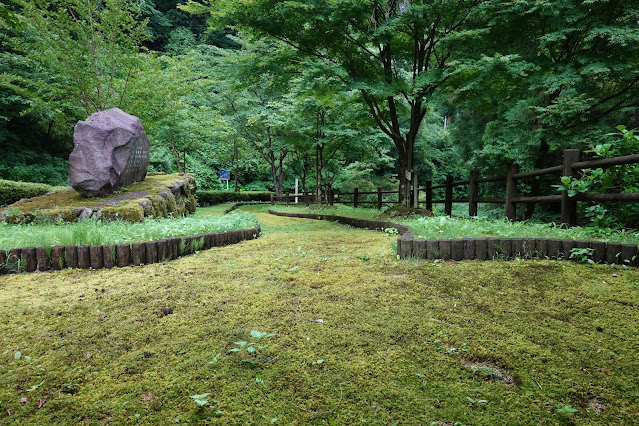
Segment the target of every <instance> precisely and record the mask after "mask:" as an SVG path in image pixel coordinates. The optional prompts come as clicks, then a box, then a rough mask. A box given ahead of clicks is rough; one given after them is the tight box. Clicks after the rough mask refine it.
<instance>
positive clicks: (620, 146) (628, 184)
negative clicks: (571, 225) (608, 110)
mask: <svg viewBox="0 0 639 426" xmlns="http://www.w3.org/2000/svg"><path fill="white" fill-rule="evenodd" d="M617 130H618V131H619V133H617V134H611V135H609V136H617V137H618V138H617V140H615V141H613V142H607V143H602V144H597V145H595V146H594V147H593V148H592V149H591V150H589V151H587V152H590V153H592V154H593V156H594V158H595V159H597V158H612V157H621V156H624V155H632V154H636V153H637V152H639V135H635V131H633V130H628V129H626V127H625V126H618V127H617ZM561 182H562V183H563V185H556V187H557V189H559V190H567V191H568V195H569V196H570V197H574V196H575V195H577V194H581V193H589V194H602V193H637V192H639V164H628V165H624V166H616V167H609V168H607V169H605V170H604V169H601V168H597V169H583V170H581V172H580V173H579V175H578V176H576V177H568V176H563V177H562V178H561ZM638 204H639V203H589V204H586V205H583V206H582V211H583V213H584V215H585V216H586V217H587V218H588V219H589V220H590V221H591V223H592V224H593V225H596V226H601V227H619V228H621V227H624V226H625V227H639V205H638Z"/></svg>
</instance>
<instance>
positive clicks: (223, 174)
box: [217, 170, 230, 191]
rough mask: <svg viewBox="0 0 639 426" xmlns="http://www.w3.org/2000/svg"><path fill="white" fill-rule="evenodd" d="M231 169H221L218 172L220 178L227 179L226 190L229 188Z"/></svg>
mask: <svg viewBox="0 0 639 426" xmlns="http://www.w3.org/2000/svg"><path fill="white" fill-rule="evenodd" d="M229 175H230V173H229V171H228V170H220V171H219V172H217V178H218V179H219V180H225V181H226V190H227V191H228V190H229V180H230V178H229Z"/></svg>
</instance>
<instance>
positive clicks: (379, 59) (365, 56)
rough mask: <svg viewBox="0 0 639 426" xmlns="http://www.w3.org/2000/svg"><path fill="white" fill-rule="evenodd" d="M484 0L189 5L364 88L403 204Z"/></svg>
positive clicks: (262, 0)
mask: <svg viewBox="0 0 639 426" xmlns="http://www.w3.org/2000/svg"><path fill="white" fill-rule="evenodd" d="M480 3H481V1H479V0H446V1H440V2H433V1H411V2H409V1H408V0H404V1H397V0H384V1H381V0H368V1H360V0H336V1H330V2H328V1H324V0H303V1H302V0H293V1H279V0H255V1H251V2H242V4H241V5H239V4H237V2H232V1H222V2H220V1H212V0H207V3H206V5H207V6H203V5H202V4H199V3H194V2H193V1H189V3H187V5H186V6H185V8H186V9H188V10H191V11H193V12H200V13H201V12H203V11H208V12H209V13H211V16H212V18H213V21H214V22H217V23H218V25H237V26H240V27H243V28H250V29H252V30H253V31H256V32H258V33H260V34H266V35H269V36H271V37H274V38H276V39H278V40H281V41H283V42H285V43H287V44H289V45H290V46H292V47H294V48H295V49H297V50H298V51H299V52H302V53H304V54H306V55H308V56H311V57H314V58H316V59H317V60H318V61H319V63H320V64H321V65H322V66H323V67H324V70H325V72H326V73H327V74H329V75H332V76H335V77H338V78H339V79H340V80H341V81H342V82H343V83H344V84H345V85H347V86H349V87H351V88H356V89H358V90H359V91H360V93H361V97H362V101H363V102H364V103H365V104H366V106H367V107H368V109H369V111H370V114H371V116H372V117H373V118H374V120H375V122H376V124H377V126H378V127H379V129H380V130H381V131H382V132H384V133H385V134H386V135H387V136H388V137H389V138H390V139H391V140H392V141H393V144H394V146H395V148H396V150H397V156H398V160H399V176H398V177H399V182H400V183H399V191H400V202H402V203H403V204H406V203H407V202H408V199H409V192H410V191H409V185H410V179H409V172H410V171H411V170H413V168H414V147H415V140H416V137H417V135H418V132H419V128H420V125H421V123H422V120H423V118H424V115H425V114H426V112H427V100H428V99H429V97H430V96H432V95H433V94H434V93H435V92H436V91H437V90H438V89H439V88H440V87H441V86H442V85H443V84H444V83H445V82H446V80H447V79H448V77H449V72H450V70H449V67H450V65H451V63H452V62H453V61H454V60H455V59H457V58H458V57H460V56H463V55H464V54H465V53H467V49H466V47H465V40H466V39H468V38H472V37H476V36H478V35H479V34H481V32H482V31H481V30H475V31H470V30H468V29H467V28H466V26H467V24H468V23H470V22H472V21H473V19H475V12H476V9H478V5H479V4H480Z"/></svg>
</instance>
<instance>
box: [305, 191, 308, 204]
mask: <svg viewBox="0 0 639 426" xmlns="http://www.w3.org/2000/svg"><path fill="white" fill-rule="evenodd" d="M308 203H309V201H308V191H304V204H306V205H307V206H308Z"/></svg>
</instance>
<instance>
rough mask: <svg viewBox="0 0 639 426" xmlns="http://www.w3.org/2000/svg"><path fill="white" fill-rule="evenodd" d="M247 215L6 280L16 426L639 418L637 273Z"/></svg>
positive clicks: (8, 392)
mask: <svg viewBox="0 0 639 426" xmlns="http://www.w3.org/2000/svg"><path fill="white" fill-rule="evenodd" d="M243 210H249V211H253V212H255V215H256V216H257V218H258V219H259V221H260V223H261V224H262V229H263V235H262V236H261V237H260V238H259V239H257V240H250V241H245V242H243V243H240V244H236V245H233V246H229V247H221V248H214V249H211V250H208V251H205V252H200V253H199V254H197V255H193V256H189V257H186V258H182V259H179V260H176V261H172V262H168V263H165V264H153V265H147V266H143V267H128V268H122V269H119V268H116V269H112V270H98V271H85V270H64V271H58V272H52V273H40V274H22V275H12V276H4V277H0V336H1V337H0V342H1V343H0V346H1V348H2V350H1V351H0V413H1V414H0V415H2V416H3V417H2V422H3V423H4V424H10V425H13V424H74V423H91V424H93V423H96V424H97V423H103V424H122V423H134V424H169V423H186V424H194V423H205V424H206V423H209V424H237V425H242V424H271V423H272V422H274V423H276V424H307V423H311V424H320V425H327V424H361V423H365V422H366V423H373V424H431V422H440V423H438V424H450V425H452V424H455V423H456V422H460V423H461V424H473V425H494V424H574V423H577V424H624V423H626V424H630V423H633V422H635V421H636V418H637V416H638V415H639V403H638V402H637V401H639V377H638V376H637V374H636V371H637V370H638V368H639V361H638V360H637V357H636V354H637V353H639V340H638V339H637V338H636V336H637V335H638V334H639V323H638V322H637V321H636V313H637V306H638V304H639V271H637V270H634V269H624V268H621V267H611V266H602V265H578V264H573V263H563V262H553V261H526V262H498V261H493V262H477V261H470V262H436V263H427V262H425V261H417V260H406V261H403V260H402V261H400V260H398V259H397V258H396V257H395V255H394V253H393V252H392V250H391V249H390V244H391V242H392V241H394V239H395V238H394V237H388V236H386V235H385V234H384V233H381V232H373V231H367V230H360V229H353V228H349V227H345V226H341V225H338V224H335V223H332V222H325V221H313V220H305V219H291V218H283V217H276V216H271V215H267V214H265V213H263V212H264V210H265V208H264V207H250V208H249V207H246V208H243ZM252 331H257V332H260V335H262V334H261V333H276V335H274V336H270V337H255V336H257V334H253V335H252V333H251V332H252ZM255 339H257V340H255ZM242 341H246V342H248V343H257V344H258V345H259V346H264V348H260V349H257V350H258V351H259V353H257V354H256V355H262V358H259V357H257V356H256V355H251V354H250V353H249V351H248V350H245V349H243V348H247V347H248V346H247V345H244V346H242V345H239V344H236V342H242ZM248 343H247V344H248ZM240 346H241V347H242V351H236V352H230V351H231V349H234V348H239V347H240ZM18 352H19V354H18ZM27 357H29V358H28V359H27ZM249 358H252V359H256V360H259V362H258V363H257V364H256V365H255V366H253V364H251V363H250V362H243V359H249ZM23 398H24V399H23ZM21 401H23V402H21ZM200 404H202V406H200ZM39 406H40V408H38V407H39ZM566 407H568V409H566ZM571 410H576V411H575V412H571ZM9 413H10V415H9ZM273 419H277V420H273Z"/></svg>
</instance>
